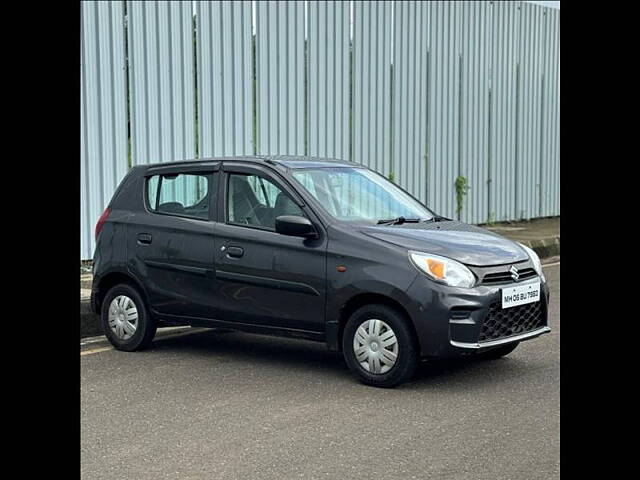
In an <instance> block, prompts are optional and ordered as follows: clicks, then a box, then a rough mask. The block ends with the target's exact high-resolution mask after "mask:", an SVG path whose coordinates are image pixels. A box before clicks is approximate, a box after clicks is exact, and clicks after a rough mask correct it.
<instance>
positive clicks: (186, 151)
mask: <svg viewBox="0 0 640 480" xmlns="http://www.w3.org/2000/svg"><path fill="white" fill-rule="evenodd" d="M112 3H116V2H112ZM192 8H193V6H192V4H191V2H190V1H186V2H177V1H172V2H155V1H153V2H152V1H133V2H132V1H128V2H127V13H128V21H129V23H128V32H129V35H128V39H129V45H128V52H129V86H130V108H131V150H132V154H131V156H132V163H133V165H138V164H147V163H156V162H168V161H172V160H184V159H188V158H194V157H195V89H194V73H195V69H194V50H193V48H194V47H193V25H192V23H193V17H192V15H193V14H192Z"/></svg>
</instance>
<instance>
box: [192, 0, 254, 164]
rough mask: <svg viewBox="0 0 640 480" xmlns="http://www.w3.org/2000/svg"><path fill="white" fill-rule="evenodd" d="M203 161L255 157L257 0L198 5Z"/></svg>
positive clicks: (200, 120)
mask: <svg viewBox="0 0 640 480" xmlns="http://www.w3.org/2000/svg"><path fill="white" fill-rule="evenodd" d="M196 18H197V45H198V75H197V81H198V93H199V99H198V101H199V103H198V113H199V115H198V118H199V123H198V138H199V147H200V148H199V156H200V158H204V157H211V156H226V155H252V154H253V151H254V148H253V117H252V114H253V113H252V109H253V99H252V97H253V84H252V80H251V79H252V75H253V73H252V63H251V48H252V47H251V35H252V33H251V2H247V1H242V2H228V1H217V2H209V1H198V2H196Z"/></svg>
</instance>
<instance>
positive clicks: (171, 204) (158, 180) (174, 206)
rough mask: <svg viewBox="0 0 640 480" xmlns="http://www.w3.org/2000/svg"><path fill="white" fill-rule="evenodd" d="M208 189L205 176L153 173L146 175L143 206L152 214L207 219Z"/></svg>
mask: <svg viewBox="0 0 640 480" xmlns="http://www.w3.org/2000/svg"><path fill="white" fill-rule="evenodd" d="M209 191H210V176H209V175H204V174H193V173H180V174H173V175H154V176H152V177H149V178H147V205H148V206H149V210H151V211H152V212H156V213H165V214H171V215H182V216H188V217H195V218H204V219H208V218H209Z"/></svg>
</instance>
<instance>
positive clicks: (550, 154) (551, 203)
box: [538, 9, 560, 217]
mask: <svg viewBox="0 0 640 480" xmlns="http://www.w3.org/2000/svg"><path fill="white" fill-rule="evenodd" d="M543 16H544V18H545V36H544V40H543V46H544V53H543V55H544V62H545V63H544V72H543V75H544V76H543V91H542V95H543V104H542V127H543V129H542V132H541V139H540V143H541V146H542V150H541V164H540V168H541V178H540V211H539V213H538V214H539V215H540V216H545V217H546V216H551V215H559V214H560V204H559V201H560V191H559V186H560V185H559V178H560V144H559V142H560V136H559V132H560V58H559V54H560V45H559V42H560V12H559V11H558V10H551V9H546V10H545V11H544V12H543Z"/></svg>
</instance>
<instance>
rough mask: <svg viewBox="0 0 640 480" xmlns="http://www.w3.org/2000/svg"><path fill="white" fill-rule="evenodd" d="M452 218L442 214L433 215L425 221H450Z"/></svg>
mask: <svg viewBox="0 0 640 480" xmlns="http://www.w3.org/2000/svg"><path fill="white" fill-rule="evenodd" d="M450 221H451V219H450V218H447V217H443V216H442V215H434V216H433V217H431V218H429V219H428V220H425V222H450Z"/></svg>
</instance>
